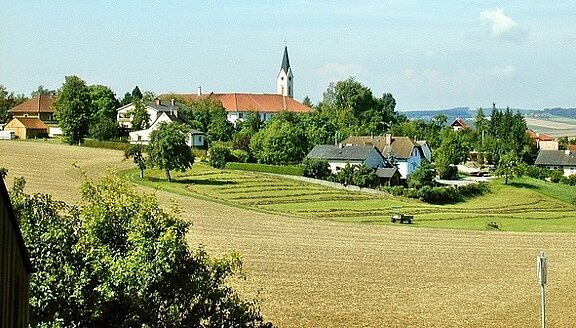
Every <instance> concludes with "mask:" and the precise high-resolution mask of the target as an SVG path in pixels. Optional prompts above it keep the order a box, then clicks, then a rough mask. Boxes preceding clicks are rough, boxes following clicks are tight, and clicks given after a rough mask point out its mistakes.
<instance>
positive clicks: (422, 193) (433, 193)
mask: <svg viewBox="0 0 576 328" xmlns="http://www.w3.org/2000/svg"><path fill="white" fill-rule="evenodd" d="M395 192H397V193H399V190H396V191H395ZM488 192H490V186H489V185H488V184H487V183H485V182H480V183H471V184H468V185H464V186H448V187H433V186H430V185H426V186H423V187H421V188H420V189H413V190H410V189H404V195H405V196H406V197H410V198H417V199H419V200H421V201H423V202H427V203H431V204H454V203H457V202H463V201H466V200H467V199H469V198H472V197H476V196H481V195H484V194H486V193H488Z"/></svg>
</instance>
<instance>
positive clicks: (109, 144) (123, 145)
mask: <svg viewBox="0 0 576 328" xmlns="http://www.w3.org/2000/svg"><path fill="white" fill-rule="evenodd" d="M82 146H84V147H92V148H106V149H115V150H122V151H126V149H128V148H129V147H130V143H128V142H121V141H100V140H96V139H84V143H82Z"/></svg>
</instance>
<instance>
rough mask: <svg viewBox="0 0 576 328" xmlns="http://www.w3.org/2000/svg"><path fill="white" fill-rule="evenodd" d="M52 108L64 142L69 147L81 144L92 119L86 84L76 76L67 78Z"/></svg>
mask: <svg viewBox="0 0 576 328" xmlns="http://www.w3.org/2000/svg"><path fill="white" fill-rule="evenodd" d="M54 108H55V115H56V118H57V119H58V122H59V125H60V127H61V128H62V134H63V136H64V140H66V141H67V142H68V143H69V144H71V145H72V144H80V143H82V142H83V141H84V138H85V137H86V136H87V135H88V129H89V124H90V121H91V119H92V100H91V98H90V90H89V88H88V86H87V85H86V82H84V81H83V80H81V79H80V78H79V77H77V76H67V77H66V81H65V82H64V84H63V85H62V87H61V88H60V90H59V92H58V96H57V98H56V101H55V102H54Z"/></svg>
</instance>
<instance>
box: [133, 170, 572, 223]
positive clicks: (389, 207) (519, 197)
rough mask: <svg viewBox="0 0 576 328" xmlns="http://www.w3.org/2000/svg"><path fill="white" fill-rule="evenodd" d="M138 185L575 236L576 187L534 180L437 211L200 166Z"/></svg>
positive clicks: (316, 213) (356, 219) (273, 204)
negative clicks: (401, 214) (172, 178)
mask: <svg viewBox="0 0 576 328" xmlns="http://www.w3.org/2000/svg"><path fill="white" fill-rule="evenodd" d="M147 174H148V177H149V178H150V179H146V180H144V181H142V180H141V179H139V171H137V170H134V171H132V172H131V173H130V174H129V176H130V178H131V180H133V181H135V182H138V183H142V184H145V185H148V186H150V187H154V188H160V189H164V190H170V191H173V192H176V193H180V194H184V195H189V196H192V197H204V198H206V199H213V200H217V201H220V202H222V203H225V204H231V205H234V206H239V207H243V208H250V209H256V210H260V211H263V212H267V213H275V214H283V215H289V216H294V217H301V218H305V219H321V220H332V221H339V222H349V223H350V222H353V223H376V224H389V225H391V223H390V215H391V214H393V213H405V214H410V215H414V226H417V227H439V228H458V229H475V230H485V229H486V226H487V223H489V222H496V223H497V224H498V225H499V226H500V227H501V229H502V230H512V231H525V232H526V231H534V232H543V231H548V232H552V231H554V232H576V206H575V205H574V204H573V202H575V201H576V187H573V186H567V185H562V184H552V183H546V182H542V181H538V180H535V179H529V178H521V179H514V180H512V182H511V183H510V184H509V185H504V184H503V182H502V181H501V180H496V181H495V182H493V183H492V184H491V192H490V193H488V194H486V195H483V196H481V197H476V198H472V199H470V200H469V201H467V202H463V203H457V204H454V205H430V204H427V203H423V202H420V201H417V200H412V199H407V198H400V197H392V196H386V195H383V194H370V193H359V192H356V191H347V190H342V189H335V188H330V187H326V186H322V185H318V184H310V183H305V182H302V181H297V180H290V179H285V178H281V177H278V176H274V175H266V174H261V173H252V172H244V171H230V170H224V171H222V170H216V169H213V168H210V167H208V166H207V165H204V164H196V165H194V167H193V168H192V169H191V170H189V171H187V172H185V173H175V174H174V176H175V181H176V183H172V184H169V183H167V182H166V181H165V178H164V173H163V172H161V171H158V170H149V171H148V173H147Z"/></svg>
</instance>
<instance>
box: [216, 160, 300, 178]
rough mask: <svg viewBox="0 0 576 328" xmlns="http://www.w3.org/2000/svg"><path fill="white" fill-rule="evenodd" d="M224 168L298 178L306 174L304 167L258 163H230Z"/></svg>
mask: <svg viewBox="0 0 576 328" xmlns="http://www.w3.org/2000/svg"><path fill="white" fill-rule="evenodd" d="M224 168H226V169H229V170H242V171H254V172H266V173H276V174H285V175H296V176H302V175H303V172H304V167H303V166H302V165H267V164H256V163H239V162H228V163H226V166H225V167H224Z"/></svg>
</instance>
